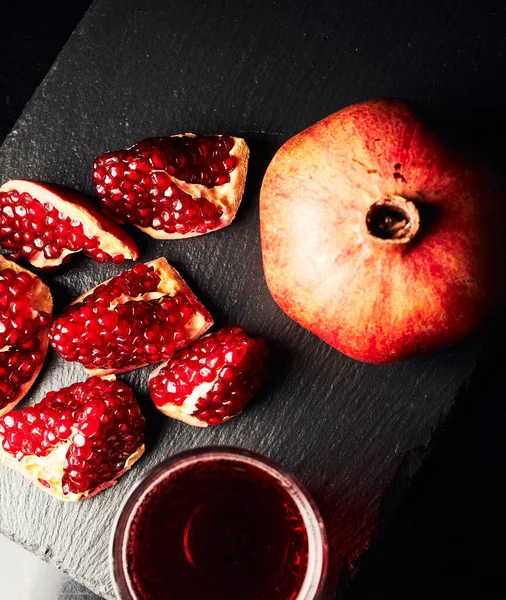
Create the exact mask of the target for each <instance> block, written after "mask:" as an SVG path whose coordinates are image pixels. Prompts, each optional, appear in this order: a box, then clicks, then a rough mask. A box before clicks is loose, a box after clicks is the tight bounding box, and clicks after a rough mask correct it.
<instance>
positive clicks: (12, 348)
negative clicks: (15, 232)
mask: <svg viewBox="0 0 506 600" xmlns="http://www.w3.org/2000/svg"><path fill="white" fill-rule="evenodd" d="M4 264H9V263H8V261H5V260H4V259H2V258H0V295H1V300H0V350H1V351H0V414H1V413H2V409H4V408H5V407H6V406H7V405H9V404H11V403H12V402H14V401H15V400H20V399H21V396H20V389H21V386H22V385H24V384H26V383H28V382H30V381H31V380H32V379H33V376H34V374H35V372H36V371H37V370H38V368H39V367H40V365H41V364H42V362H43V361H44V358H45V352H44V351H42V348H41V340H42V338H44V337H45V336H46V335H47V329H48V327H49V324H50V321H51V315H50V314H48V313H45V312H37V310H36V308H37V307H34V306H33V305H32V295H33V294H35V293H37V290H39V289H40V285H41V282H40V280H39V279H38V277H36V276H35V275H32V274H30V273H28V271H20V272H16V271H14V270H13V269H11V268H3V265H4Z"/></svg>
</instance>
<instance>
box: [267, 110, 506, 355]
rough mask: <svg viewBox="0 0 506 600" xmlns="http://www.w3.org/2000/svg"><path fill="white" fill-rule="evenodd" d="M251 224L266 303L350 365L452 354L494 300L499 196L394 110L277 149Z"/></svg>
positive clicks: (354, 113)
mask: <svg viewBox="0 0 506 600" xmlns="http://www.w3.org/2000/svg"><path fill="white" fill-rule="evenodd" d="M260 222H261V240H262V253H263V263H264V270H265V276H266V279H267V284H268V286H269V289H270V291H271V293H272V295H273V297H274V299H275V300H276V302H277V303H278V304H279V306H280V307H281V308H282V309H283V310H284V311H285V312H286V313H287V314H288V315H289V316H290V317H292V318H293V319H294V320H295V321H297V322H298V323H300V324H301V325H303V326H304V327H306V328H307V329H309V330H310V331H312V332H313V333H315V334H316V335H318V336H319V337H321V338H322V339H323V340H325V341H326V342H327V343H329V344H330V345H331V346H333V347H334V348H337V349H338V350H340V351H341V352H344V353H345V354H347V355H349V356H351V357H353V358H356V359H359V360H363V361H367V362H373V363H386V362H393V361H398V360H403V359H407V358H409V357H412V356H414V355H416V354H419V353H423V352H428V351H433V350H437V349H440V348H442V347H445V346H447V345H450V344H453V343H455V342H458V341H459V340H461V339H462V338H464V337H465V336H467V335H468V334H469V333H471V332H472V331H474V330H475V329H476V328H477V327H478V326H479V325H480V324H481V323H482V322H483V321H484V319H485V318H486V317H487V316H488V315H490V314H491V313H493V312H494V311H495V310H496V309H497V308H498V307H499V306H500V304H501V302H502V301H503V299H504V273H505V271H504V266H505V261H504V248H505V242H506V235H505V228H504V209H503V198H502V190H501V186H500V184H499V183H498V181H497V179H496V178H495V176H494V175H493V174H492V172H491V171H490V170H489V169H488V168H487V167H486V166H485V165H484V164H482V163H481V162H480V161H476V160H474V161H472V160H471V159H470V158H469V157H468V156H467V154H466V153H464V152H463V151H462V150H460V149H459V148H455V147H452V146H451V145H450V144H449V143H448V142H446V141H444V140H443V139H442V138H441V137H440V136H439V135H438V134H437V133H436V132H435V131H434V130H433V129H432V128H431V127H430V126H429V124H428V123H427V122H426V121H425V119H424V118H423V117H422V116H421V115H420V114H419V113H418V112H417V110H416V109H415V108H414V107H412V106H411V105H410V104H408V103H406V102H404V101H401V100H374V101H368V102H362V103H359V104H356V105H353V106H350V107H348V108H345V109H343V110H341V111H339V112H337V113H335V114H333V115H330V116H329V117H327V118H326V119H323V120H322V121H320V122H319V123H316V124H315V125H313V126H311V127H309V128H308V129H306V130H305V131H303V132H302V133H299V134H298V135H296V136H295V137H293V138H292V139H290V140H289V141H288V142H286V143H285V144H284V145H283V147H282V148H281V149H280V150H279V151H278V153H277V154H276V155H275V157H274V159H273V160H272V162H271V164H270V166H269V168H268V170H267V173H266V175H265V179H264V181H263V185H262V190H261V196H260Z"/></svg>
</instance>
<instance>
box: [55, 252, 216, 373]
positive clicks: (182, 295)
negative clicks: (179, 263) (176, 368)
mask: <svg viewBox="0 0 506 600" xmlns="http://www.w3.org/2000/svg"><path fill="white" fill-rule="evenodd" d="M212 323H213V320H212V318H211V315H210V314H209V313H208V312H207V310H206V309H205V308H204V307H203V306H202V304H201V303H200V302H199V301H198V300H197V298H196V297H195V295H194V294H193V292H192V291H191V290H190V288H189V287H188V286H187V284H186V283H185V282H184V280H183V279H182V278H181V276H180V275H179V273H178V272H177V271H176V270H175V269H174V268H173V267H171V266H170V265H169V263H168V262H167V261H166V260H165V258H158V259H157V260H154V261H152V262H148V263H146V264H138V265H135V267H134V268H133V269H130V270H129V271H125V272H123V273H121V275H118V276H116V277H113V278H112V279H109V280H108V281H106V282H105V283H102V284H100V285H98V286H97V287H95V288H93V289H92V290H90V291H89V292H87V293H86V294H84V295H83V296H81V297H80V298H78V299H77V300H76V301H75V302H73V303H72V304H71V305H70V306H68V307H67V308H66V310H65V311H64V313H63V314H62V315H61V316H60V317H58V318H57V319H56V320H55V321H54V323H53V326H52V328H51V331H50V334H49V339H50V342H51V345H52V346H53V348H54V349H55V350H56V351H57V352H59V353H60V354H61V355H62V356H63V358H64V359H65V360H69V361H77V362H80V363H81V364H83V365H84V367H85V368H86V370H87V371H88V373H90V374H92V375H105V374H108V373H121V372H124V371H132V370H133V369H138V368H140V367H143V366H145V365H150V364H156V363H159V362H161V361H163V360H167V359H168V358H170V357H171V356H172V355H173V354H174V352H175V351H177V350H179V349H181V348H183V347H184V346H186V345H187V344H189V343H190V342H192V341H193V340H195V339H197V338H198V337H200V336H201V335H202V334H203V333H204V332H205V331H207V330H208V329H209V327H211V325H212Z"/></svg>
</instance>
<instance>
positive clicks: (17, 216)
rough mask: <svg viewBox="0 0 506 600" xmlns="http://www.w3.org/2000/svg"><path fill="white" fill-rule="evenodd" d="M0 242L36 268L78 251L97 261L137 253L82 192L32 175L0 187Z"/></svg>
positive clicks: (131, 256) (57, 262) (116, 260)
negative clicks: (34, 179) (44, 181)
mask: <svg viewBox="0 0 506 600" xmlns="http://www.w3.org/2000/svg"><path fill="white" fill-rule="evenodd" d="M0 244H1V245H2V247H3V248H4V249H5V250H6V251H8V252H9V256H10V257H12V258H13V259H15V260H17V259H24V260H27V261H29V262H30V263H31V264H32V265H34V266H35V267H40V268H47V267H55V266H57V265H60V264H61V263H62V262H67V261H68V260H69V259H70V255H71V254H73V253H75V252H80V251H83V252H84V253H85V254H86V255H87V256H89V257H90V258H92V259H93V260H96V261H97V262H100V263H103V262H114V263H122V262H123V261H124V260H125V259H132V260H135V259H137V258H138V257H139V251H138V250H137V246H136V245H135V243H134V241H133V240H132V239H130V237H129V236H128V235H127V234H126V233H125V232H124V231H123V230H122V229H120V228H119V227H118V226H117V225H116V224H114V223H112V222H111V221H110V220H109V219H106V218H105V217H104V215H103V214H102V213H101V212H100V211H98V210H97V209H96V208H94V207H93V206H92V205H91V204H90V203H89V202H88V201H87V200H86V198H84V197H83V196H81V195H80V194H78V193H76V192H74V191H73V190H70V189H68V188H64V187H62V186H58V185H52V184H51V185H50V184H47V183H35V182H33V181H21V180H13V181H8V182H7V183H5V184H4V185H3V186H2V187H0Z"/></svg>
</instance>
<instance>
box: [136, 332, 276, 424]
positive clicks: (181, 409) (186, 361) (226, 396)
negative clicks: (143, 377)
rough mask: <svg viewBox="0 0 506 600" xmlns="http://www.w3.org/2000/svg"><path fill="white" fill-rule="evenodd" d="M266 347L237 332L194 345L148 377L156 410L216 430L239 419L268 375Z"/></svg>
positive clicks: (259, 339) (222, 334)
mask: <svg viewBox="0 0 506 600" xmlns="http://www.w3.org/2000/svg"><path fill="white" fill-rule="evenodd" d="M267 357H268V349H267V344H266V343H265V340H264V339H263V338H252V337H250V336H249V335H247V334H246V333H245V332H244V330H243V329H242V328H241V327H225V328H224V329H220V330H219V331H217V332H216V333H213V334H210V335H207V336H205V337H203V338H202V339H200V340H197V341H196V342H194V343H193V344H192V345H191V346H190V347H189V348H186V349H185V350H182V351H181V352H179V353H178V354H176V355H175V356H174V357H173V358H172V359H171V360H169V361H168V362H166V363H164V364H163V365H160V366H159V367H158V368H157V369H155V370H154V371H153V373H152V374H151V376H150V377H149V380H148V384H149V389H150V392H151V397H152V399H153V402H154V403H155V405H156V407H157V408H158V410H160V411H161V412H162V413H163V414H165V415H167V416H168V417H172V418H173V419H179V420H180V421H184V422H185V423H188V424H189V425H195V426H197V427H207V426H208V425H219V424H220V423H224V422H225V421H228V420H229V419H231V418H232V417H235V416H237V415H238V414H240V413H241V412H242V411H243V409H244V407H245V406H246V404H247V403H248V402H249V401H250V400H251V398H252V397H253V395H254V394H255V392H256V391H257V389H258V388H259V387H260V385H261V383H262V382H263V380H264V379H265V376H266V374H267Z"/></svg>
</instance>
